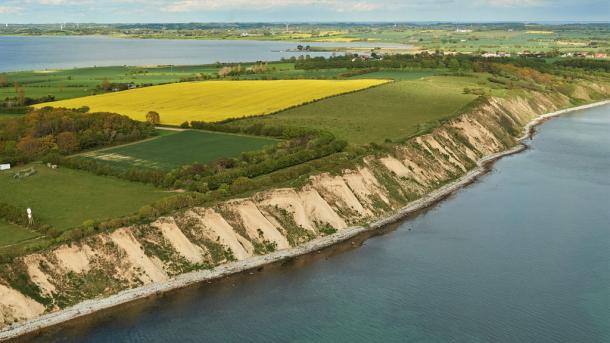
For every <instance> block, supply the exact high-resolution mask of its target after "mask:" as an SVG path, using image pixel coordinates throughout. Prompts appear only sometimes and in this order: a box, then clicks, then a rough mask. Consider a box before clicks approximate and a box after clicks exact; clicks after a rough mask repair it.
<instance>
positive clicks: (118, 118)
mask: <svg viewBox="0 0 610 343" xmlns="http://www.w3.org/2000/svg"><path fill="white" fill-rule="evenodd" d="M86 111H87V109H86V108H84V109H82V110H80V111H79V110H70V109H65V108H51V107H45V108H42V109H38V110H33V111H31V112H29V113H27V114H26V115H24V116H21V117H16V118H11V119H6V120H3V121H0V161H2V162H4V163H14V164H15V163H26V162H28V161H32V160H35V159H40V158H42V157H44V156H46V155H48V154H61V155H67V154H71V153H74V152H77V151H80V150H85V149H92V148H96V147H101V146H107V145H113V144H120V143H125V142H131V141H135V140H139V139H143V138H146V137H149V136H152V135H154V134H155V129H154V126H153V125H152V124H151V123H143V122H139V121H135V120H132V119H130V118H129V117H127V116H123V115H119V114H116V113H105V112H98V113H85V112H86Z"/></svg>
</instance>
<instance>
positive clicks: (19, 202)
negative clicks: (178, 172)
mask: <svg viewBox="0 0 610 343" xmlns="http://www.w3.org/2000/svg"><path fill="white" fill-rule="evenodd" d="M30 166H33V167H34V168H35V169H36V174H34V175H32V176H29V177H26V178H23V179H14V178H13V174H14V171H3V172H0V189H2V192H0V202H4V203H8V204H11V205H13V206H16V207H19V208H23V209H24V210H25V208H26V207H30V208H32V210H33V212H34V216H35V219H36V220H37V221H39V222H40V223H43V224H48V225H51V226H53V227H54V228H56V229H58V230H67V229H70V228H72V227H75V226H78V225H81V224H82V223H83V221H85V220H90V219H91V220H102V219H107V218H113V217H117V216H121V215H126V214H130V213H132V212H136V211H137V210H138V209H139V208H140V207H141V206H143V205H145V204H148V203H151V202H153V201H155V200H158V199H161V198H164V197H167V196H169V195H171V193H168V192H164V191H161V190H158V189H155V188H153V187H152V186H147V185H144V184H140V183H134V182H128V181H123V180H119V179H115V178H109V177H100V176H96V175H93V174H89V173H86V172H83V171H77V170H72V169H67V168H59V169H50V168H48V167H47V166H45V165H43V164H31V165H30ZM19 169H22V168H19ZM0 225H2V224H0ZM8 229H10V228H6V227H5V228H3V230H8Z"/></svg>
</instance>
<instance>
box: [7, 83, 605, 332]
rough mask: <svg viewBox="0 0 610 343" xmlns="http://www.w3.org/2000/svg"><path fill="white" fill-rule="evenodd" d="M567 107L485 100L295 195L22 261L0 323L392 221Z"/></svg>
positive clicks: (561, 100)
mask: <svg viewBox="0 0 610 343" xmlns="http://www.w3.org/2000/svg"><path fill="white" fill-rule="evenodd" d="M591 90H594V91H595V92H596V93H597V94H603V95H604V96H608V95H610V89H609V88H608V87H605V86H587V87H585V86H580V87H577V88H576V90H575V92H578V94H576V97H580V98H581V99H582V100H583V101H584V100H587V101H590V100H591V99H590V98H589V94H590V92H591ZM570 106H572V103H571V99H570V98H568V97H567V96H564V95H561V94H559V93H558V94H556V95H549V94H542V93H530V94H527V95H523V96H512V97H508V98H489V99H486V100H485V101H484V102H482V103H480V104H479V105H478V106H476V107H474V108H473V109H472V110H470V111H469V112H467V113H464V114H462V115H460V116H458V117H455V118H454V119H452V120H450V121H447V122H445V123H444V124H442V125H441V126H439V127H438V128H436V129H435V130H433V131H432V132H431V133H429V134H426V135H423V136H419V137H416V138H413V139H411V140H409V141H407V142H405V143H404V144H400V145H397V146H395V147H394V148H393V151H390V152H387V153H383V154H379V155H371V156H368V157H366V158H363V159H362V160H361V161H359V162H358V163H356V164H354V165H353V167H352V168H350V169H345V170H343V171H342V172H341V173H339V174H337V175H332V174H329V173H323V174H319V175H315V176H312V177H310V179H309V181H308V183H307V184H306V185H305V186H303V187H302V188H300V189H292V188H283V189H274V190H270V191H264V192H259V193H256V194H254V195H253V196H251V197H249V198H244V199H234V200H230V201H226V202H223V203H219V204H217V205H215V206H213V207H209V208H200V207H196V208H191V209H189V210H186V211H182V212H180V213H176V214H175V215H173V216H171V217H163V218H159V219H158V220H157V221H155V222H153V223H151V224H147V225H137V226H132V227H126V228H121V229H119V230H116V231H114V232H112V233H100V234H98V235H95V236H92V237H88V238H86V239H84V240H82V241H80V242H78V243H74V244H72V245H64V246H61V247H58V248H55V249H53V250H50V251H45V252H40V253H36V254H31V255H28V256H25V257H20V258H18V259H17V260H15V261H14V263H13V264H12V265H11V267H10V269H9V271H8V272H7V273H5V276H4V279H0V295H1V296H0V324H1V325H0V326H7V325H10V324H12V323H15V322H19V321H23V320H26V319H31V318H35V317H37V316H40V315H41V314H43V313H45V312H53V311H58V310H60V309H62V308H66V307H69V306H72V305H75V304H78V303H80V302H82V301H83V300H87V299H94V298H103V297H107V296H110V295H112V294H116V293H118V292H120V291H122V290H125V289H130V288H136V287H139V286H143V285H147V284H151V283H159V282H165V281H168V280H170V279H172V278H174V277H176V276H178V275H181V274H184V273H187V272H190V271H195V270H202V269H210V268H215V267H218V266H220V265H223V264H226V263H228V262H231V261H242V260H248V259H251V258H253V257H255V256H256V255H265V254H268V253H270V252H273V251H276V250H283V249H290V248H293V247H297V246H299V245H301V244H303V243H306V242H310V241H312V240H315V239H317V238H319V237H322V236H326V235H332V234H334V233H335V232H338V233H341V231H343V230H348V229H349V228H350V227H354V226H359V225H366V224H367V223H371V222H374V221H376V220H378V219H380V218H385V217H388V216H391V215H393V214H395V213H396V212H397V211H399V210H400V209H401V208H403V207H404V206H405V205H407V204H409V203H411V202H412V201H414V200H417V199H419V198H421V197H422V196H424V195H426V194H429V193H430V192H432V191H434V190H436V189H438V188H440V187H442V186H443V185H446V184H448V183H450V182H451V181H454V180H456V179H458V178H459V177H461V176H463V175H465V174H466V173H467V172H468V171H470V170H472V169H474V168H476V167H477V161H479V160H480V159H481V158H484V157H486V156H489V155H492V154H495V153H498V152H501V151H505V150H507V149H510V148H512V147H514V146H516V145H517V144H518V140H517V137H519V136H521V135H522V134H523V132H524V128H525V127H526V125H527V124H528V123H529V122H530V121H531V120H533V119H535V118H536V117H538V116H539V115H541V114H544V113H548V112H553V111H556V110H559V109H563V108H566V107H570ZM24 275H25V276H26V277H25V278H24V277H23V276H24Z"/></svg>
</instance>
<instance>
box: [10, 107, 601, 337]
mask: <svg viewBox="0 0 610 343" xmlns="http://www.w3.org/2000/svg"><path fill="white" fill-rule="evenodd" d="M606 104H610V100H605V101H600V102H596V103H592V104H587V105H583V106H577V107H572V108H567V109H563V110H559V111H556V112H551V113H547V114H543V115H540V116H538V117H536V118H534V119H533V120H531V121H530V122H529V123H528V124H527V125H526V126H525V127H524V134H523V136H521V137H520V138H518V141H519V142H521V144H517V145H516V146H515V147H513V148H511V149H508V150H505V151H502V152H499V153H496V154H492V155H489V156H485V157H483V158H481V159H480V160H479V161H477V167H476V168H474V169H473V170H471V171H469V172H468V173H466V174H465V175H463V176H462V177H460V178H459V179H457V180H455V181H453V182H451V183H449V184H446V185H444V186H443V187H440V188H439V189H436V190H434V191H433V192H431V193H429V194H427V195H425V196H424V197H422V198H420V199H418V200H415V201H413V202H411V203H409V204H407V205H406V206H405V207H403V208H401V209H400V210H398V211H397V212H396V213H395V214H393V215H391V216H388V217H386V218H383V219H380V220H377V221H375V222H373V223H371V224H370V225H368V226H356V227H350V228H347V229H344V230H341V231H339V232H337V233H335V234H333V235H330V236H325V237H320V238H317V239H314V240H312V241H310V242H307V243H305V244H303V245H301V246H297V247H294V248H291V249H287V250H282V251H276V252H273V253H271V254H268V255H263V256H255V257H252V258H248V259H245V260H242V261H236V262H231V263H228V264H225V265H221V266H218V267H216V268H214V269H213V270H203V271H196V272H191V273H187V274H183V275H180V276H178V277H176V278H174V279H172V280H169V281H167V282H163V283H151V284H148V285H145V286H142V287H139V288H134V289H129V290H125V291H122V292H119V293H117V294H115V295H112V296H110V297H107V298H98V299H92V300H87V301H84V302H82V303H80V304H77V305H75V306H73V307H70V308H67V309H63V310H60V311H58V312H53V313H48V314H45V315H42V316H40V317H38V318H35V319H31V320H28V321H24V322H22V323H18V324H15V325H13V326H9V327H6V328H5V329H3V330H0V340H7V339H11V338H16V337H18V336H21V335H24V334H27V333H32V332H35V331H38V330H41V329H43V328H46V327H50V326H54V325H58V324H61V323H63V322H66V321H69V320H71V319H75V318H78V317H82V316H85V315H88V314H91V313H93V312H97V311H99V310H103V309H108V308H111V307H115V306H118V305H121V304H124V303H127V302H130V301H133V300H136V299H142V298H146V297H148V296H151V295H155V294H159V293H162V292H166V291H170V290H174V289H178V288H183V287H186V286H189V285H192V284H195V283H199V282H202V281H207V280H212V279H218V278H222V277H224V276H228V275H231V274H235V273H240V272H244V271H248V270H251V269H256V268H258V267H261V266H264V265H267V264H270V263H274V262H279V261H283V260H287V259H290V258H294V257H297V256H301V255H305V254H308V253H312V252H315V251H317V250H320V249H323V248H326V247H328V246H331V245H334V244H336V243H339V242H343V241H347V240H349V239H351V238H353V237H355V236H357V235H359V234H361V233H364V232H367V231H374V230H377V229H379V228H381V227H384V226H386V225H388V224H391V223H394V222H396V221H399V220H401V219H402V218H404V217H406V216H407V215H410V214H413V213H414V212H416V211H419V210H421V209H424V208H426V207H429V206H431V205H433V204H435V203H437V202H438V201H440V200H442V199H444V198H445V197H446V196H448V195H450V194H452V193H453V192H455V191H457V190H459V189H461V188H462V187H464V186H466V185H468V184H470V183H471V182H473V181H474V180H476V179H477V178H478V177H479V176H481V175H483V174H485V173H486V172H487V171H488V170H489V166H490V164H491V163H493V162H494V161H496V160H498V159H499V158H501V157H503V156H507V155H511V154H514V153H517V152H520V151H523V150H524V149H525V148H526V146H525V145H524V144H523V143H522V142H523V141H524V140H526V139H528V138H530V137H531V135H532V132H533V128H534V127H536V126H537V125H539V124H541V123H542V122H544V121H545V120H547V119H549V118H551V117H555V116H558V115H561V114H564V113H568V112H573V111H578V110H583V109H588V108H592V107H597V106H602V105H606Z"/></svg>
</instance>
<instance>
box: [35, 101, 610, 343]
mask: <svg viewBox="0 0 610 343" xmlns="http://www.w3.org/2000/svg"><path fill="white" fill-rule="evenodd" d="M528 144H530V145H531V148H530V149H529V150H527V151H525V152H523V153H521V154H517V155H513V156H510V157H506V158H504V159H502V160H500V161H499V162H498V163H496V164H495V166H494V168H493V171H492V172H491V173H489V174H487V175H485V176H483V177H482V178H480V180H479V181H478V182H476V183H474V184H472V185H470V186H469V187H467V188H465V189H463V190H461V191H459V192H458V193H456V194H454V195H453V196H451V197H450V198H448V199H446V200H445V201H443V202H442V203H440V204H439V205H437V206H435V207H433V208H431V209H430V210H428V211H425V212H423V213H420V214H419V215H417V216H415V217H414V218H411V219H408V220H406V221H404V222H403V223H401V224H399V225H396V226H395V227H391V228H388V229H387V230H385V232H384V234H382V235H378V236H375V237H371V238H370V239H368V240H364V238H361V239H356V240H354V243H355V244H351V242H348V243H347V244H343V245H340V246H337V247H334V248H332V249H330V250H326V251H324V252H323V253H321V254H317V255H313V256H308V257H304V258H299V259H296V260H293V261H291V262H288V263H284V264H279V265H275V266H270V267H266V268H265V269H264V270H263V271H260V272H254V273H253V275H250V274H248V273H246V274H244V275H241V276H236V277H232V278H228V279H225V280H223V281H218V282H214V283H212V284H203V285H200V286H196V287H192V288H188V289H184V290H179V291H176V292H173V293H170V294H167V295H164V296H160V297H156V298H153V299H149V300H146V301H142V302H139V303H136V304H131V305H128V306H123V307H121V308H119V309H114V310H110V311H106V312H102V313H100V314H97V315H94V316H92V317H89V318H87V319H84V320H78V321H75V322H72V323H69V324H66V325H62V326H60V327H57V328H53V329H50V330H48V331H46V332H45V333H44V334H43V335H42V336H37V337H33V338H30V339H26V340H24V341H49V342H237V341H248V342H286V341H296V342H314V341H316V342H372V341H375V342H405V341H408V342H567V343H578V342H583V343H592V342H610V106H605V107H601V108H596V109H590V110H586V111H581V112H576V113H573V114H570V115H566V116H564V117H561V118H557V119H553V120H551V121H548V122H546V123H545V124H544V125H542V126H541V127H540V128H539V133H538V134H537V135H536V136H535V138H534V139H533V140H532V141H530V142H528ZM361 243H362V244H361Z"/></svg>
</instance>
